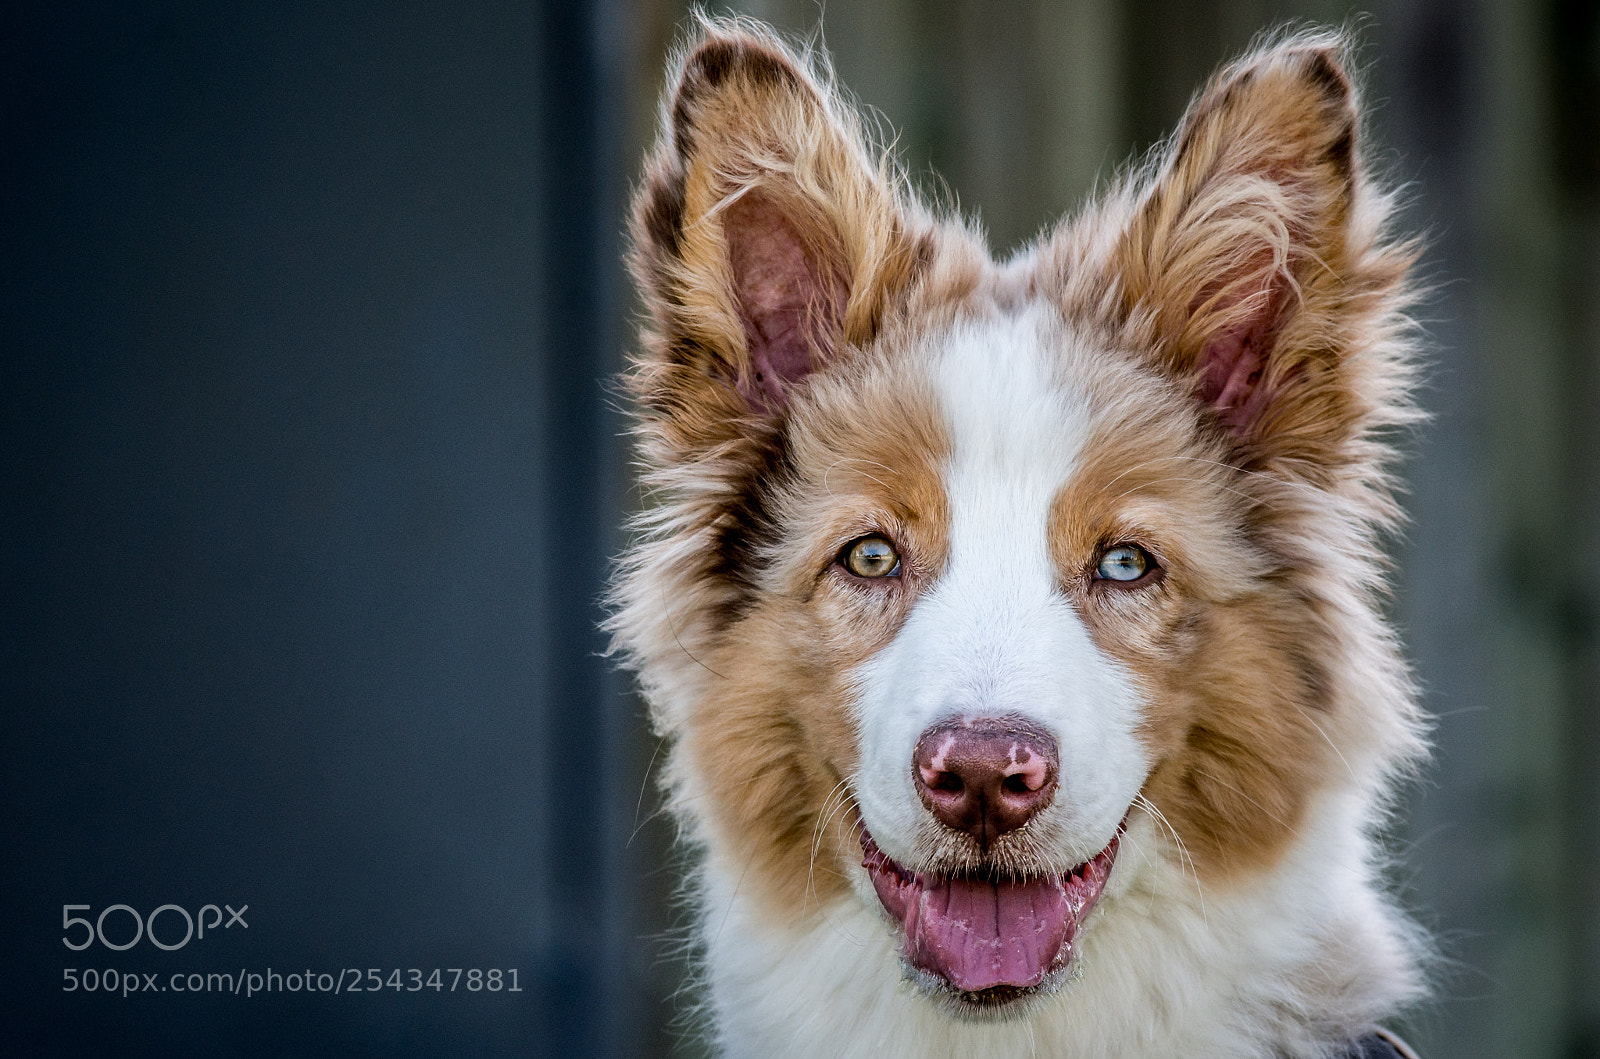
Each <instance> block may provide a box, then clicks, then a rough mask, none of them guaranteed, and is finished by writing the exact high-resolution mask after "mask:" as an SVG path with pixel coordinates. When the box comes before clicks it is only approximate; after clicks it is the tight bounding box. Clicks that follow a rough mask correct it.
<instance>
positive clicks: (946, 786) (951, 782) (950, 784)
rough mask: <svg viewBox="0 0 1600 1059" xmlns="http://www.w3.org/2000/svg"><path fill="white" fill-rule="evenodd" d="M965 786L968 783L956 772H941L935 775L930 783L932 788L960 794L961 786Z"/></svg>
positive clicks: (929, 785)
mask: <svg viewBox="0 0 1600 1059" xmlns="http://www.w3.org/2000/svg"><path fill="white" fill-rule="evenodd" d="M965 786H966V784H964V783H962V782H961V777H960V776H957V775H956V774H955V773H954V772H941V773H939V774H938V775H937V776H935V777H934V780H933V782H932V783H930V784H928V787H929V789H930V790H936V791H949V792H950V793H951V794H959V793H960V791H961V788H962V787H965Z"/></svg>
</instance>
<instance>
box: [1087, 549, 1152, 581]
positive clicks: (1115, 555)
mask: <svg viewBox="0 0 1600 1059" xmlns="http://www.w3.org/2000/svg"><path fill="white" fill-rule="evenodd" d="M1155 566H1156V563H1155V560H1154V559H1152V558H1150V553H1148V552H1146V551H1145V550H1144V549H1143V548H1141V547H1139V546H1138V545H1137V544H1119V545H1117V546H1116V547H1114V548H1107V549H1106V550H1105V551H1103V552H1101V553H1100V562H1099V564H1098V565H1096V566H1095V568H1094V576H1095V577H1096V578H1098V579H1099V580H1101V581H1137V580H1139V578H1141V577H1143V576H1144V575H1145V574H1148V573H1149V572H1150V571H1151V570H1154V569H1155Z"/></svg>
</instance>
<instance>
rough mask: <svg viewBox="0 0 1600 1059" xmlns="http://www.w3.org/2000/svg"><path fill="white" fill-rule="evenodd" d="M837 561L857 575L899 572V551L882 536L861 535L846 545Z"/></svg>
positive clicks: (889, 575) (887, 574) (875, 575)
mask: <svg viewBox="0 0 1600 1059" xmlns="http://www.w3.org/2000/svg"><path fill="white" fill-rule="evenodd" d="M839 562H840V564H841V565H842V566H843V567H844V568H845V569H846V570H849V571H850V572H851V573H852V574H855V575H856V576H857V577H892V576H894V575H895V574H898V573H899V572H900V553H899V552H897V551H895V550H894V545H892V544H890V543H889V542H888V541H886V540H884V539H883V538H882V537H862V538H861V539H860V540H858V541H855V542H854V543H852V544H848V545H846V546H845V549H844V554H843V555H842V556H841V557H840V558H839Z"/></svg>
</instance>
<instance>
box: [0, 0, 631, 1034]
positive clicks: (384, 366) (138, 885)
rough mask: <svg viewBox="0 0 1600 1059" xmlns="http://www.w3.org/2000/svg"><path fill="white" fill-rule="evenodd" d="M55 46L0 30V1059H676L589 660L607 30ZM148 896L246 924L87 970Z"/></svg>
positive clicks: (593, 643)
mask: <svg viewBox="0 0 1600 1059" xmlns="http://www.w3.org/2000/svg"><path fill="white" fill-rule="evenodd" d="M32 6H33V8H34V9H33V10H32V11H25V12H17V11H13V12H12V14H11V15H9V16H8V17H7V29H6V32H5V33H4V35H3V36H0V49H3V56H0V78H3V81H4V88H3V90H0V115H3V118H0V120H3V142H4V145H5V146H4V149H3V150H0V172H3V174H4V176H3V189H4V193H3V196H0V216H3V218H4V220H3V239H4V242H3V253H0V316H3V330H0V334H3V335H4V339H3V342H4V359H3V363H4V368H3V371H4V378H3V380H0V402H3V407H4V411H3V413H0V424H3V425H0V429H3V431H4V433H5V437H4V443H3V445H0V459H3V460H4V466H5V484H4V489H3V494H0V505H3V512H4V517H3V521H0V526H3V531H0V532H3V536H0V540H3V548H4V551H3V563H0V570H3V577H4V579H5V580H4V585H5V587H4V600H5V607H4V632H3V636H0V652H3V656H0V687H3V695H4V703H5V710H6V724H5V728H6V736H5V739H4V741H3V744H4V759H3V762H4V767H3V770H0V784H3V789H4V792H5V836H6V837H5V853H4V854H3V856H0V862H3V867H0V873H3V874H0V879H3V883H4V886H3V892H4V893H5V895H6V901H7V908H6V909H5V916H4V920H3V930H4V935H3V937H4V947H3V950H0V951H3V952H4V953H5V968H4V973H3V981H4V988H3V996H0V1005H3V1006H4V1010H5V1015H4V1019H3V1029H0V1035H3V1037H4V1038H5V1040H6V1041H7V1042H8V1044H7V1045H6V1046H5V1047H4V1048H3V1049H0V1050H5V1051H7V1052H11V1051H12V1049H13V1047H15V1048H16V1049H17V1051H16V1052H13V1054H30V1055H54V1054H61V1055H66V1054H84V1055H113V1054H115V1055H180V1054H193V1055H200V1054H205V1055H222V1054H232V1055H286V1054H344V1055H364V1054H370V1055H383V1056H400V1055H418V1056H431V1055H444V1054H451V1055H471V1054H481V1055H508V1054H549V1055H576V1054H615V1053H621V1052H638V1051H641V1050H646V1051H647V1050H649V1048H650V1045H649V1038H648V1037H647V1034H648V1033H649V1032H650V1030H649V1027H650V1026H652V1025H654V1020H655V1018H656V1016H655V1011H654V1008H653V1007H652V1006H651V1005H652V1004H653V1003H654V1002H653V1001H651V1000H649V999H647V998H646V997H644V995H643V994H642V992H641V989H642V987H641V986H639V984H638V982H637V981H636V980H635V978H633V977H630V976H633V975H636V973H637V972H636V965H638V964H640V963H641V962H647V961H642V959H641V958H640V957H639V956H638V955H637V953H636V951H635V950H637V949H638V948H639V945H638V943H636V942H634V941H633V940H632V939H633V937H634V935H635V934H636V933H637V930H636V929H635V928H636V927H637V923H636V922H635V921H634V920H635V915H634V912H633V911H632V909H633V906H634V898H633V896H632V894H633V890H632V889H630V887H633V886H634V885H635V884H634V883H633V881H632V880H634V879H635V878H636V877H637V876H638V875H639V872H638V871H637V870H635V869H634V868H632V867H631V862H630V861H629V860H628V857H629V856H630V855H629V854H628V853H627V852H626V850H625V849H624V848H623V846H622V843H623V841H624V840H625V839H626V837H627V830H628V828H627V827H626V826H619V824H618V820H619V819H620V818H621V817H622V816H624V815H625V816H627V817H628V818H629V819H630V820H631V817H632V814H633V812H634V806H635V799H636V798H637V797H638V795H639V789H638V785H637V780H636V779H626V780H623V779H620V777H623V776H624V775H625V774H626V773H627V769H628V768H629V767H630V765H629V761H630V760H631V759H629V758H627V754H628V753H629V751H628V750H627V748H626V744H627V740H628V739H629V738H633V739H635V741H636V740H637V737H630V736H628V735H627V732H628V731H629V730H630V726H632V725H634V720H633V717H632V707H631V706H629V705H627V704H626V703H625V702H623V701H622V700H620V699H619V697H618V695H617V685H616V682H615V681H614V680H613V679H612V678H610V677H609V676H607V673H606V668H605V666H604V663H603V662H602V661H601V660H600V659H598V658H596V657H595V652H596V650H597V649H598V648H599V647H600V646H601V640H600V638H599V636H598V634H597V633H596V632H595V631H594V622H595V620H596V617H597V615H598V613H599V611H598V607H597V604H596V598H597V595H598V593H599V592H600V590H601V582H602V577H603V571H604V563H605V560H606V558H607V556H608V555H609V554H611V553H612V552H614V550H615V547H616V541H617V537H616V533H615V528H614V527H615V524H616V521H617V515H616V508H615V502H614V499H613V498H614V494H615V486H616V473H615V471H614V469H613V468H614V467H615V466H616V462H617V460H616V457H617V442H616V440H615V434H616V425H615V423H614V422H613V421H612V420H611V419H610V418H609V417H608V415H607V412H606V398H605V395H604V392H603V388H602V387H603V379H604V377H605V376H606V375H608V374H609V373H611V372H613V371H614V370H615V365H616V362H617V356H616V353H615V349H616V345H617V342H616V339H617V335H618V334H619V331H618V329H617V327H616V325H615V323H614V322H613V319H614V317H615V316H616V313H617V310H616V307H615V304H614V303H615V300H616V298H615V292H616V289H617V287H616V283H615V276H614V271H615V264H614V262H615V260H616V256H617V252H618V238H617V230H618V227H619V223H620V222H619V221H618V217H617V208H616V199H617V197H618V195H617V192H618V188H617V185H618V183H619V180H618V177H617V175H616V174H617V167H616V166H615V165H614V164H613V160H612V159H611V158H610V157H609V156H608V155H607V153H606V152H608V151H609V150H611V147H610V146H609V145H610V144H611V143H612V139H613V138H612V137H611V135H610V129H611V128H612V127H613V126H614V124H615V122H614V121H613V120H612V119H611V117H610V109H609V108H610V107H611V105H612V104H611V103H610V102H609V100H610V99H611V97H612V93H611V89H610V88H609V87H608V84H607V82H606V77H607V73H606V70H605V68H604V64H603V56H602V54H601V49H600V48H599V46H598V43H597V34H598V30H597V29H596V27H595V23H594V15H593V11H592V10H591V6H590V5H586V4H577V3H574V4H551V5H549V7H548V10H547V9H546V8H544V7H540V6H538V5H529V4H509V3H508V4H493V3H473V4H452V5H436V6H423V5H415V6H413V5H405V4H397V3H382V4H377V3H375V4H369V5H357V4H305V5H277V4H255V3H233V4H222V5H217V4H207V5H201V4H184V3H164V4H156V3H151V4H107V5H104V6H99V5H69V4H63V3H53V4H38V5H32ZM619 787H626V788H627V789H619ZM624 823H626V822H624ZM169 902H170V903H175V904H178V905H181V906H183V907H185V908H186V909H189V910H191V911H193V910H195V909H197V908H199V907H200V906H201V905H204V904H206V903H208V902H209V903H217V904H223V903H231V904H232V905H233V906H234V907H235V908H237V907H239V906H240V905H241V904H248V905H249V908H250V910H249V912H248V913H246V915H245V918H246V920H247V922H248V923H249V927H248V929H245V928H241V927H238V926H235V927H234V928H232V929H230V930H226V931H219V930H214V931H213V932H212V936H208V937H207V938H206V939H204V941H200V940H198V939H197V940H195V941H192V942H191V943H190V944H188V945H186V946H185V947H184V948H183V949H181V950H178V951H174V952H162V951H160V950H159V949H156V948H154V947H153V946H152V945H151V944H149V942H148V941H144V942H141V943H140V944H138V945H136V946H134V947H133V948H131V949H128V950H127V951H124V952H112V951H107V950H106V949H104V948H102V947H101V946H100V945H99V944H98V943H96V944H95V945H94V946H92V947H91V948H90V949H88V950H86V951H84V952H81V953H78V952H72V951H70V950H68V949H67V948H66V947H65V946H64V945H63V944H62V941H61V937H62V933H63V932H62V929H61V918H62V906H63V905H64V904H69V903H71V904H88V905H91V906H92V910H91V913H90V914H91V915H97V914H98V913H99V911H100V910H101V909H103V908H105V907H106V906H109V905H111V904H115V903H125V904H128V905H130V906H132V907H133V908H135V909H137V910H140V911H141V912H145V913H148V912H150V911H151V910H152V909H154V908H155V907H157V906H159V905H162V904H165V903H169ZM161 927H162V931H163V936H164V938H166V939H167V940H174V939H175V937H176V936H179V935H181V933H182V923H181V919H180V918H179V917H177V916H176V915H175V914H173V913H168V914H167V915H166V916H164V918H163V920H162V921H161ZM132 929H133V928H132V922H131V920H130V919H128V918H127V917H126V916H125V915H124V914H123V913H121V912H117V913H113V914H112V915H111V917H110V918H108V919H107V921H106V930H107V933H108V934H111V935H112V936H113V937H112V940H113V941H117V940H119V939H123V938H125V937H126V936H129V935H131V933H132ZM74 936H75V935H74ZM68 967H75V968H80V969H81V968H88V967H93V968H96V969H105V968H112V969H116V970H118V971H119V972H139V973H141V974H143V973H156V974H157V975H158V981H159V982H162V983H167V982H169V981H170V975H171V974H172V973H173V972H182V973H188V972H201V973H204V972H223V971H232V972H234V973H235V974H237V973H238V971H239V970H240V969H241V968H243V969H245V970H247V971H251V972H264V971H265V970H266V969H267V968H268V967H271V968H272V969H273V970H275V971H278V972H280V973H290V972H297V971H298V972H303V971H305V970H306V969H308V968H309V969H310V970H311V971H313V972H314V973H318V972H327V973H331V974H338V973H339V972H340V970H341V969H343V968H360V969H362V970H363V971H364V970H365V969H367V968H381V969H383V975H384V976H385V978H387V976H388V974H389V971H390V970H392V969H395V968H401V969H410V968H418V969H420V970H422V971H423V972H424V974H426V973H427V972H428V971H430V970H431V969H432V968H435V967H439V968H453V967H460V968H464V969H470V968H474V967H476V968H483V969H488V968H500V969H504V970H505V971H507V972H509V970H510V969H512V968H515V969H517V970H518V972H519V984H520V985H521V986H522V991H521V992H518V993H511V992H507V991H502V992H500V993H498V994H491V993H489V992H487V991H484V992H476V993H470V992H468V991H467V989H466V981H465V979H463V980H462V981H461V983H460V985H459V986H458V988H457V990H456V992H454V993H453V994H452V993H451V992H449V991H448V981H449V976H448V974H447V975H446V976H445V983H446V988H445V989H443V990H441V991H438V992H436V991H434V990H432V989H426V988H425V989H424V990H422V991H421V992H417V993H406V992H401V993H398V994H397V993H396V992H395V991H394V990H384V991H383V992H381V993H377V994H372V995H369V994H359V995H349V994H340V995H337V996H330V995H309V994H307V993H305V992H301V993H299V994H288V993H280V994H268V995H260V996H255V997H251V998H245V997H239V996H232V995H215V994H213V995H201V996H195V995H179V994H176V993H173V992H171V991H170V989H169V990H168V991H166V992H162V993H155V994H148V993H141V994H137V995H132V996H127V997H124V996H121V995H117V996H111V995H106V994H104V993H100V992H97V993H94V994H85V993H83V992H81V991H80V992H78V993H71V994H69V993H64V992H63V984H64V979H63V971H64V969H65V968H68ZM140 981H141V983H142V982H143V979H142V977H141V978H140ZM346 984H347V985H348V978H347V979H346Z"/></svg>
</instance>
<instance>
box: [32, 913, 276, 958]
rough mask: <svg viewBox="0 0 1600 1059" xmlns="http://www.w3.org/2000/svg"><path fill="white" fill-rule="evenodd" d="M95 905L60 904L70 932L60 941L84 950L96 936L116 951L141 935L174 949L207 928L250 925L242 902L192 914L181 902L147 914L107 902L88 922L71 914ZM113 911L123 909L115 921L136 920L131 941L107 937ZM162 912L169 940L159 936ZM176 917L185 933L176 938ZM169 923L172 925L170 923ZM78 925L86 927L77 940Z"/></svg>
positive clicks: (158, 945) (130, 945) (134, 942)
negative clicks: (225, 913)
mask: <svg viewBox="0 0 1600 1059" xmlns="http://www.w3.org/2000/svg"><path fill="white" fill-rule="evenodd" d="M92 908H93V906H91V905H62V906H61V927H62V929H63V930H65V931H67V933H66V934H64V935H62V937H61V944H63V945H65V946H66V947H67V948H69V949H71V950H72V951H73V952H82V951H83V950H84V949H87V948H88V947H89V946H90V945H93V944H94V943H95V941H96V940H98V941H99V942H100V944H102V945H104V946H105V947H106V948H108V949H111V950H113V951H115V952H121V951H122V950H124V949H131V948H133V947H134V946H135V945H137V944H139V940H140V939H141V938H145V937H148V938H149V939H150V944H152V945H154V946H155V947H156V948H158V949H165V950H166V951H168V952H172V951H173V950H174V949H181V948H183V947H184V946H185V945H187V944H189V939H191V938H194V937H201V938H204V937H205V936H206V931H207V930H210V931H211V932H213V933H215V932H216V929H217V927H218V926H219V925H220V926H221V927H222V929H223V930H227V929H228V928H229V927H232V926H233V925H234V924H235V923H237V924H238V925H239V926H241V927H244V928H245V929H246V930H248V929H250V924H249V923H246V922H245V921H244V914H245V913H246V912H247V911H249V910H250V906H249V905H240V906H239V909H238V911H235V910H234V907H233V906H232V905H223V906H222V908H218V907H217V906H216V905H201V906H200V911H199V912H197V913H195V914H194V915H192V916H191V915H190V914H189V910H188V909H186V908H184V907H183V906H182V905H162V906H161V907H160V908H157V909H156V910H155V911H153V912H151V913H150V915H149V916H148V917H143V916H140V915H139V913H138V911H137V910H136V909H134V908H132V907H130V906H128V905H107V906H106V907H105V908H103V909H101V911H100V914H99V915H98V916H96V917H95V920H94V922H93V923H91V922H89V920H87V919H85V918H83V917H82V916H75V915H73V914H72V913H74V912H89V911H92ZM223 908H226V909H227V910H228V921H227V922H226V923H224V922H223V921H222V909H223ZM113 912H120V913H123V915H122V916H119V917H117V919H113V920H112V923H113V924H116V923H118V921H119V920H121V919H132V920H133V937H132V939H130V940H128V941H108V940H107V939H106V917H107V916H109V915H111V913H113ZM208 912H209V913H210V914H211V922H209V923H207V922H206V913H208ZM162 913H166V916H167V919H166V920H165V921H164V923H163V925H162V930H163V931H164V932H166V935H167V937H168V939H169V940H168V941H162V940H161V939H160V938H158V937H156V920H157V918H159V917H160V916H161V915H162ZM177 919H182V920H183V937H181V938H179V939H178V940H177V941H171V940H170V939H171V938H172V937H173V936H174V935H175V934H176V933H177V923H176V920H177ZM167 924H171V925H170V926H169V925H167ZM197 925H198V927H199V930H198V931H196V929H195V928H196V926H197ZM76 927H82V928H83V934H82V935H80V937H81V938H82V940H81V941H74V940H73V938H72V933H73V930H74V928H76ZM114 933H116V934H118V935H119V936H120V934H121V933H122V932H121V931H120V930H117V931H114Z"/></svg>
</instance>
